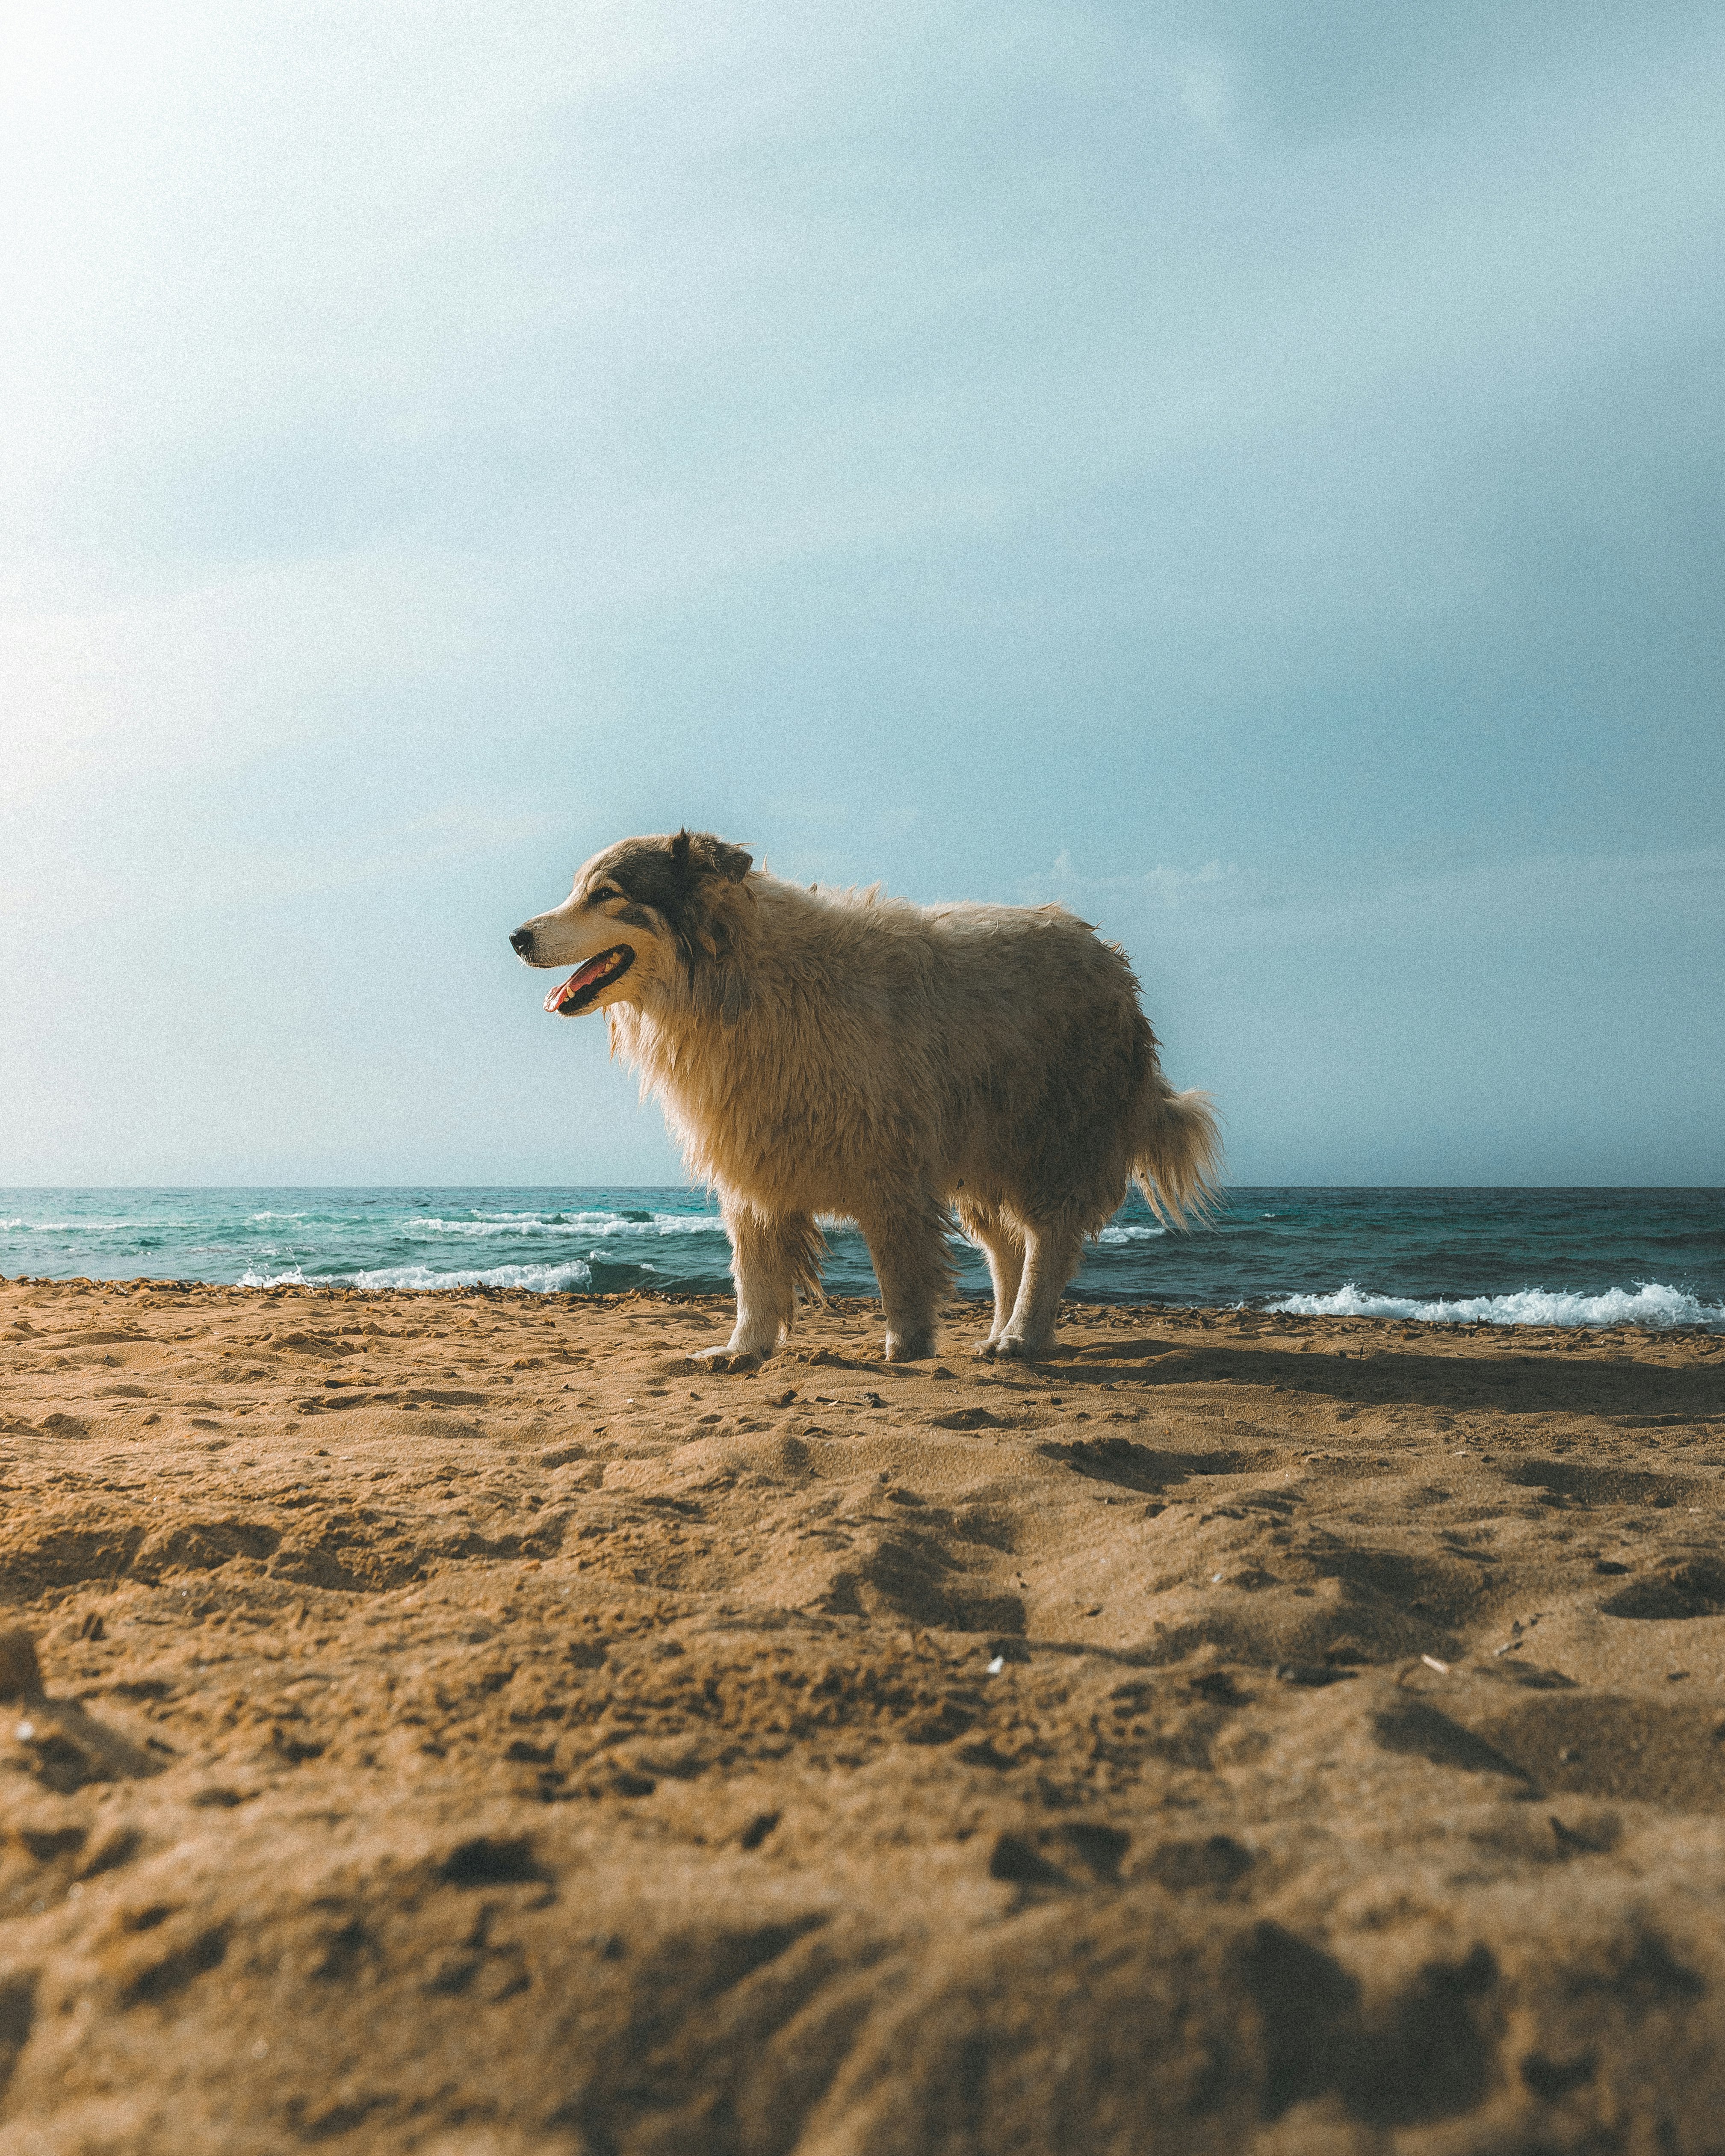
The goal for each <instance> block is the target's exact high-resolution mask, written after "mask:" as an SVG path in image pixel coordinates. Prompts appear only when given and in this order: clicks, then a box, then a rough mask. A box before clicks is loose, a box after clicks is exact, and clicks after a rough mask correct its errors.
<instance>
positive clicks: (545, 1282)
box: [239, 1258, 653, 1295]
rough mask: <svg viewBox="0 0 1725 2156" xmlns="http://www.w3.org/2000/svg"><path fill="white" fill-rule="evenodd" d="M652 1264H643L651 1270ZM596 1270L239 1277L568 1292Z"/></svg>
mask: <svg viewBox="0 0 1725 2156" xmlns="http://www.w3.org/2000/svg"><path fill="white" fill-rule="evenodd" d="M641 1270H642V1271H643V1272H651V1271H652V1270H653V1268H652V1266H650V1265H644V1266H642V1267H641ZM592 1284H593V1269H592V1268H591V1266H589V1265H585V1264H583V1261H582V1260H580V1259H579V1258H569V1259H566V1260H564V1262H563V1263H562V1264H561V1265H493V1266H491V1267H490V1269H489V1270H486V1271H484V1272H447V1273H446V1272H439V1271H436V1270H434V1269H433V1268H432V1267H431V1266H430V1265H381V1266H379V1267H378V1268H377V1270H375V1271H370V1272H353V1273H328V1274H325V1275H323V1276H321V1277H317V1276H314V1277H313V1278H311V1279H310V1280H308V1279H307V1278H306V1276H305V1273H304V1272H303V1271H301V1270H300V1267H299V1266H298V1265H290V1266H288V1267H287V1269H286V1270H285V1271H283V1272H279V1273H259V1272H258V1271H256V1270H249V1271H247V1272H244V1273H243V1274H242V1275H241V1276H240V1280H239V1285H240V1286H241V1287H365V1288H398V1289H405V1290H408V1291H425V1290H430V1289H435V1288H446V1287H524V1288H531V1289H532V1290H534V1291H535V1292H536V1293H538V1294H541V1295H567V1294H568V1293H569V1292H570V1291H572V1289H576V1288H584V1287H588V1286H591V1285H592Z"/></svg>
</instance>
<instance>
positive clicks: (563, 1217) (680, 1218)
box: [404, 1212, 725, 1237]
mask: <svg viewBox="0 0 1725 2156" xmlns="http://www.w3.org/2000/svg"><path fill="white" fill-rule="evenodd" d="M404 1229H405V1231H406V1232H407V1233H408V1234H410V1235H425V1236H429V1237H436V1236H439V1235H551V1236H561V1235H714V1234H718V1235H723V1233H724V1232H725V1223H724V1222H723V1221H722V1220H721V1219H720V1218H719V1216H718V1214H716V1213H655V1214H651V1215H650V1216H649V1218H648V1219H644V1220H630V1219H625V1218H624V1215H623V1214H620V1213H611V1212H603V1213H557V1214H539V1213H506V1214H501V1215H500V1214H491V1215H490V1216H489V1217H488V1218H486V1219H483V1220H444V1219H439V1218H438V1217H437V1216H436V1215H435V1214H419V1215H417V1216H416V1217H414V1218H413V1219H409V1220H408V1221H407V1222H405V1223H404Z"/></svg>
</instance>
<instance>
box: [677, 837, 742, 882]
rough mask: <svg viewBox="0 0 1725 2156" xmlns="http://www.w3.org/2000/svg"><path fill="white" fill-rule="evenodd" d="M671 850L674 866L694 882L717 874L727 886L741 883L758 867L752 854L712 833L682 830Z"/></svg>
mask: <svg viewBox="0 0 1725 2156" xmlns="http://www.w3.org/2000/svg"><path fill="white" fill-rule="evenodd" d="M670 850H671V860H672V863H673V864H674V865H675V867H676V868H677V870H679V871H680V873H681V874H682V875H685V876H687V877H688V879H689V880H690V881H691V882H693V881H694V880H695V879H696V877H697V876H704V875H713V876H721V877H722V878H723V879H724V880H725V881H726V883H741V882H742V880H743V878H744V877H745V876H746V875H747V874H748V872H749V870H751V869H752V867H753V866H754V865H755V857H754V855H752V854H750V853H746V852H745V851H744V850H743V849H742V847H741V846H733V845H729V844H726V841H725V840H724V839H716V838H715V837H714V836H713V834H712V833H711V831H689V830H682V831H679V832H678V834H677V835H676V836H675V838H674V839H672V840H671V844H670Z"/></svg>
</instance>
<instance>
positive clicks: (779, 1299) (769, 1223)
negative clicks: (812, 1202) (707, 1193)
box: [696, 1204, 820, 1364]
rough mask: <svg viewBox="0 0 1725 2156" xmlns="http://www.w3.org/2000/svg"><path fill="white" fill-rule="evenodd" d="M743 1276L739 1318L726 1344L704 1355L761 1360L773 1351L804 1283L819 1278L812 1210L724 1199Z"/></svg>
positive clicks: (735, 1264)
mask: <svg viewBox="0 0 1725 2156" xmlns="http://www.w3.org/2000/svg"><path fill="white" fill-rule="evenodd" d="M720 1210H721V1213H722V1214H723V1215H724V1219H725V1228H726V1233H727V1234H728V1235H729V1236H730V1238H731V1271H732V1278H733V1279H734V1280H735V1281H736V1282H737V1324H736V1326H735V1327H734V1328H733V1330H732V1335H731V1337H730V1339H729V1340H728V1341H726V1343H725V1345H724V1346H723V1347H708V1348H706V1349H704V1350H703V1351H702V1353H701V1355H700V1356H699V1357H697V1358H696V1359H697V1360H698V1361H701V1362H711V1363H726V1364H730V1363H758V1362H760V1361H761V1360H762V1358H763V1357H766V1356H768V1355H771V1354H773V1353H774V1352H775V1350H776V1349H777V1348H778V1343H779V1342H780V1341H781V1340H782V1339H783V1337H784V1332H785V1328H786V1327H787V1326H788V1324H789V1323H790V1322H791V1310H792V1306H793V1304H794V1302H795V1301H796V1296H797V1291H798V1288H799V1287H807V1286H809V1276H810V1271H811V1268H813V1269H814V1278H815V1280H816V1281H819V1252H820V1232H819V1229H817V1228H816V1226H815V1224H814V1220H813V1219H811V1218H810V1216H809V1214H806V1213H792V1214H761V1213H757V1212H756V1211H755V1209H754V1208H753V1207H752V1206H748V1205H730V1204H721V1208H720Z"/></svg>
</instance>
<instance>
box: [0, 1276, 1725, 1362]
mask: <svg viewBox="0 0 1725 2156" xmlns="http://www.w3.org/2000/svg"><path fill="white" fill-rule="evenodd" d="M9 1287H18V1288H25V1287H29V1288H50V1289H53V1288H68V1289H73V1288H75V1289H79V1290H98V1291H100V1290H106V1291H112V1292H115V1293H117V1294H122V1295H130V1294H180V1295H189V1296H199V1295H204V1294H218V1295H222V1296H229V1297H234V1298H244V1297H257V1298H259V1299H260V1300H264V1301H276V1300H279V1299H280V1298H283V1297H286V1296H310V1297H314V1298H315V1297H322V1298H324V1299H326V1300H330V1301H334V1300H338V1299H341V1298H347V1299H350V1300H352V1301H360V1302H375V1303H389V1304H394V1303H407V1304H409V1305H413V1304H418V1303H422V1302H424V1303H429V1304H433V1305H434V1304H435V1303H437V1302H438V1301H455V1300H460V1299H464V1298H465V1299H467V1300H470V1301H486V1302H495V1303H504V1304H508V1305H511V1306H516V1307H518V1308H521V1309H524V1310H532V1309H539V1310H584V1309H603V1308H611V1307H615V1306H620V1305H624V1304H629V1303H663V1304H665V1305H667V1306H676V1307H696V1308H701V1309H705V1310H712V1311H714V1312H720V1313H726V1314H728V1313H729V1312H732V1311H733V1310H734V1308H735V1299H734V1297H733V1296H732V1295H730V1294H728V1293H726V1294H704V1293H701V1292H700V1291H693V1290H691V1291H682V1290H678V1289H663V1288H638V1287H631V1288H622V1289H618V1290H615V1291H585V1290H581V1289H557V1288H524V1287H516V1286H491V1285H490V1284H488V1283H485V1282H482V1281H481V1282H476V1283H473V1284H464V1285H462V1286H450V1287H444V1288H395V1287H357V1286H349V1285H347V1284H346V1283H344V1282H339V1281H327V1282H326V1281H287V1282H281V1283H278V1284H274V1285H270V1286H253V1285H248V1284H247V1283H245V1282H244V1281H200V1280H162V1279H157V1277H155V1276H153V1275H151V1274H138V1275H135V1276H129V1277H126V1278H123V1279H112V1280H110V1279H106V1278H97V1277H95V1276H91V1275H88V1274H82V1273H79V1274H73V1275H70V1276H65V1277H62V1276H59V1275H55V1274H47V1273H39V1274H32V1273H13V1274H0V1291H4V1290H5V1289H7V1288H9ZM991 1307H992V1305H991V1302H990V1299H989V1298H988V1296H983V1295H976V1296H965V1295H962V1294H957V1293H955V1294H953V1295H952V1296H950V1297H949V1298H948V1300H947V1303H946V1305H945V1306H944V1310H945V1321H944V1322H947V1323H949V1324H950V1323H957V1322H964V1321H965V1320H966V1319H968V1318H970V1317H972V1316H973V1314H974V1316H975V1317H985V1316H986V1313H987V1312H988V1311H989V1310H990V1308H991ZM807 1309H808V1310H809V1311H810V1312H819V1311H827V1312H832V1313H833V1314H834V1315H836V1316H840V1317H866V1316H868V1315H869V1314H870V1312H873V1313H875V1314H877V1315H878V1313H879V1312H880V1297H879V1296H848V1295H831V1296H825V1297H824V1298H823V1300H822V1301H821V1302H819V1304H811V1305H809V1306H807ZM1134 1315H1135V1316H1139V1317H1143V1318H1145V1319H1146V1320H1147V1321H1148V1320H1151V1319H1155V1320H1157V1321H1163V1322H1174V1323H1178V1322H1193V1323H1203V1322H1211V1321H1217V1320H1224V1319H1225V1320H1229V1321H1232V1322H1235V1324H1236V1325H1237V1326H1256V1325H1266V1324H1271V1323H1274V1324H1275V1325H1276V1327H1279V1328H1281V1329H1282V1330H1292V1331H1317V1332H1323V1333H1324V1334H1326V1335H1327V1336H1328V1335H1331V1334H1336V1333H1343V1334H1345V1333H1347V1332H1350V1331H1358V1332H1363V1333H1371V1332H1374V1331H1376V1332H1383V1333H1384V1334H1385V1335H1393V1336H1401V1337H1406V1336H1408V1335H1425V1334H1430V1336H1432V1337H1435V1338H1442V1337H1458V1338H1470V1339H1485V1338H1488V1337H1498V1336H1512V1337H1516V1338H1518V1339H1522V1340H1525V1341H1532V1340H1538V1341H1539V1342H1542V1343H1543V1342H1550V1343H1552V1344H1558V1343H1560V1342H1587V1341H1595V1342H1597V1341H1604V1340H1613V1341H1615V1340H1655V1341H1657V1340H1703V1341H1704V1340H1714V1341H1721V1340H1725V1322H1721V1323H1718V1324H1706V1325H1640V1324H1635V1323H1632V1322H1629V1321H1627V1320H1621V1319H1620V1320H1618V1321H1616V1322H1614V1323H1611V1324H1601V1325H1595V1324H1575V1325H1553V1324H1538V1323H1535V1322H1525V1321H1522V1320H1520V1319H1506V1318H1473V1317H1469V1318H1435V1317H1381V1316H1378V1315H1375V1314H1355V1313H1353V1312H1337V1313H1332V1312H1320V1313H1317V1314H1315V1315H1309V1316H1308V1315H1307V1314H1304V1313H1301V1312H1287V1311H1282V1310H1279V1309H1276V1308H1275V1307H1274V1306H1262V1305H1255V1304H1250V1303H1201V1302H1199V1303H1193V1302H1189V1303H1179V1302H1159V1301H1155V1300H1153V1299H1151V1298H1147V1297H1142V1296H1133V1297H1127V1296H1121V1297H1119V1298H1114V1297H1107V1296H1096V1297H1091V1298H1089V1299H1087V1300H1084V1301H1080V1300H1077V1299H1074V1298H1063V1300H1062V1301H1061V1304H1060V1321H1059V1322H1060V1327H1061V1328H1062V1329H1064V1328H1066V1327H1070V1326H1074V1325H1083V1324H1101V1323H1106V1322H1109V1321H1110V1320H1111V1319H1115V1318H1118V1317H1122V1316H1134ZM799 1322H800V1320H799ZM796 1345H797V1332H796V1328H795V1327H793V1330H792V1332H791V1334H790V1337H789V1339H788V1342H787V1344H786V1346H785V1347H784V1348H783V1349H782V1350H781V1351H780V1357H781V1358H782V1356H783V1355H784V1354H788V1353H794V1352H795V1349H796ZM1059 1352H1060V1351H1059V1347H1058V1344H1057V1345H1056V1349H1055V1355H1056V1357H1057V1356H1058V1354H1059ZM770 1359H778V1358H770ZM931 1359H933V1358H931Z"/></svg>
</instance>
